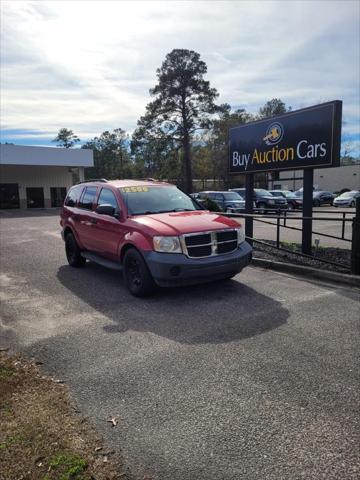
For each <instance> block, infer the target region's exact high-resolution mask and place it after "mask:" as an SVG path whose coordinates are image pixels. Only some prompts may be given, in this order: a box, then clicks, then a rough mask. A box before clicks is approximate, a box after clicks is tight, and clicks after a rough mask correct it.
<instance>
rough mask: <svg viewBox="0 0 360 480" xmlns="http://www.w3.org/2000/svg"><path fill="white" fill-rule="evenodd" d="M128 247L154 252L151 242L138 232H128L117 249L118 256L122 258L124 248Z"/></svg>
mask: <svg viewBox="0 0 360 480" xmlns="http://www.w3.org/2000/svg"><path fill="white" fill-rule="evenodd" d="M128 245H133V246H134V247H136V248H137V249H138V250H140V251H152V250H154V248H153V244H152V240H151V238H150V237H148V236H147V235H144V234H142V233H140V232H128V233H127V234H126V235H125V237H124V240H123V242H122V244H121V245H120V248H119V256H120V258H122V254H123V251H124V248H125V247H127V246H128Z"/></svg>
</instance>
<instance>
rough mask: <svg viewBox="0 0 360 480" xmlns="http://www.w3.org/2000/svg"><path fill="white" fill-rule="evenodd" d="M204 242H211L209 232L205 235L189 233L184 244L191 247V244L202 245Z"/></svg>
mask: <svg viewBox="0 0 360 480" xmlns="http://www.w3.org/2000/svg"><path fill="white" fill-rule="evenodd" d="M205 243H211V236H210V233H208V234H207V235H203V234H201V235H191V236H190V237H186V246H187V247H191V246H193V245H204V244H205Z"/></svg>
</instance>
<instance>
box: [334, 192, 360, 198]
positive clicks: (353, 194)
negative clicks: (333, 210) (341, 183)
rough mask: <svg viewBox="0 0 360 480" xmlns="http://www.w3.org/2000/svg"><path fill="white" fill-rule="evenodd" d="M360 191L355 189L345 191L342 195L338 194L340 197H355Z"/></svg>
mask: <svg viewBox="0 0 360 480" xmlns="http://www.w3.org/2000/svg"><path fill="white" fill-rule="evenodd" d="M357 193H358V192H357V191H356V190H353V191H351V192H344V193H342V194H341V195H339V196H338V198H352V197H354V196H355V195H356V194H357Z"/></svg>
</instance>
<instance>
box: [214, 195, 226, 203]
mask: <svg viewBox="0 0 360 480" xmlns="http://www.w3.org/2000/svg"><path fill="white" fill-rule="evenodd" d="M215 200H219V201H220V202H222V201H223V200H224V195H223V194H222V193H216V194H215Z"/></svg>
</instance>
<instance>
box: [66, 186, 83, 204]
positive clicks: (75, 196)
mask: <svg viewBox="0 0 360 480" xmlns="http://www.w3.org/2000/svg"><path fill="white" fill-rule="evenodd" d="M82 188H83V187H73V188H70V190H69V192H68V194H67V197H66V199H65V205H66V206H67V207H75V206H76V204H77V202H78V201H79V198H80V195H81V192H82Z"/></svg>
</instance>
